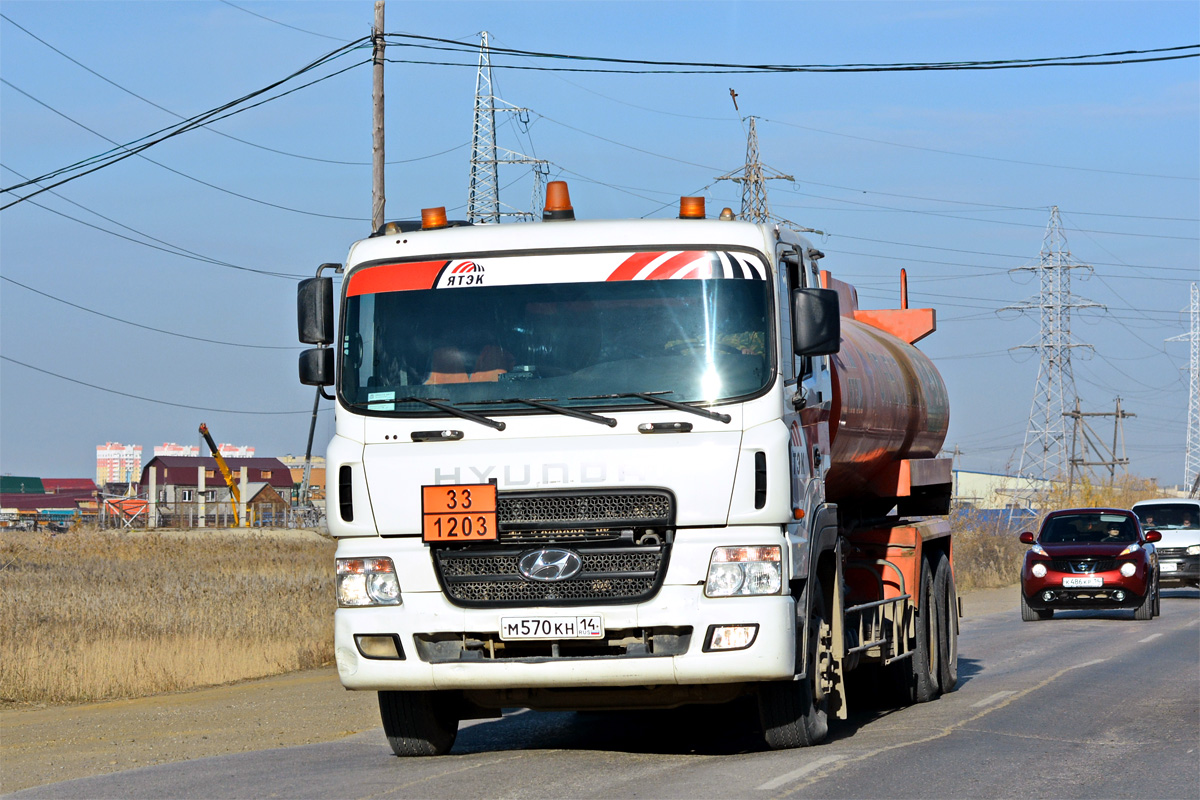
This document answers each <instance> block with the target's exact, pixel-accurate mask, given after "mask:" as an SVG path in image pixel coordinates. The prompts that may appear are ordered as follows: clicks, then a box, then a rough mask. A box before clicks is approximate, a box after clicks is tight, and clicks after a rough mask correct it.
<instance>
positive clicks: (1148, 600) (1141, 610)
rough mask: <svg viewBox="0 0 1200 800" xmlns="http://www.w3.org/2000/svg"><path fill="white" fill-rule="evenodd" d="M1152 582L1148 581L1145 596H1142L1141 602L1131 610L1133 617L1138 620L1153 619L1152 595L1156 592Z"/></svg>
mask: <svg viewBox="0 0 1200 800" xmlns="http://www.w3.org/2000/svg"><path fill="white" fill-rule="evenodd" d="M1157 588H1158V587H1156V586H1155V585H1154V582H1153V581H1151V582H1150V586H1149V587H1148V588H1147V589H1146V596H1145V597H1143V598H1142V602H1141V603H1140V604H1139V605H1138V607H1137V608H1135V609H1134V610H1133V618H1134V619H1140V620H1147V619H1154V595H1155V594H1156V592H1157Z"/></svg>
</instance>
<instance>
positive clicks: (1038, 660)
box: [11, 590, 1200, 800]
mask: <svg viewBox="0 0 1200 800" xmlns="http://www.w3.org/2000/svg"><path fill="white" fill-rule="evenodd" d="M1197 597H1198V593H1197V592H1195V591H1179V590H1176V591H1169V592H1166V593H1165V594H1164V600H1163V608H1162V616H1161V617H1159V618H1157V619H1154V620H1151V621H1144V622H1137V621H1134V620H1133V619H1132V616H1131V612H1114V613H1111V614H1103V613H1099V612H1066V613H1061V612H1060V614H1058V615H1056V617H1055V618H1054V619H1052V620H1049V621H1045V622H1033V623H1023V622H1021V621H1020V618H1019V617H1018V616H1017V615H1016V614H1013V613H1002V614H1001V613H997V614H986V615H982V616H978V617H974V618H971V619H968V620H964V621H963V632H962V636H961V639H960V649H959V652H960V673H961V678H960V683H959V687H958V689H957V690H956V691H954V692H953V693H951V694H948V695H945V696H944V697H942V698H941V699H939V700H937V701H935V702H932V703H927V704H923V705H918V706H913V707H910V708H905V709H900V710H895V711H880V710H869V709H863V710H858V711H855V712H854V713H852V715H851V719H850V720H848V721H847V722H842V723H839V724H836V725H835V726H834V727H833V729H832V735H831V737H830V740H829V741H828V742H826V743H825V744H823V745H821V746H818V747H814V748H810V749H807V750H792V751H783V752H768V751H764V750H762V749H761V748H760V747H759V745H758V744H757V741H756V738H755V736H754V735H753V732H752V730H751V727H750V722H749V719H748V710H747V709H739V708H729V707H726V708H702V709H687V710H680V711H673V712H654V713H651V712H642V713H636V714H632V713H606V714H568V713H537V712H515V713H511V714H509V715H507V716H506V717H505V718H503V719H500V720H486V721H478V722H474V723H467V724H466V725H464V728H463V730H462V731H461V732H460V733H459V737H458V742H457V744H456V745H455V747H454V750H453V751H452V753H451V754H450V755H448V756H443V757H441V758H430V759H397V758H395V757H393V756H392V755H391V751H390V749H388V747H387V744H386V742H385V740H384V738H383V733H382V731H381V730H379V731H375V732H373V733H365V734H358V735H355V736H352V737H349V738H346V739H342V740H339V741H337V742H332V743H326V744H313V745H304V746H298V747H289V748H281V749H275V750H263V751H259V752H253V753H244V754H238V755H230V756H220V757H214V758H206V759H197V760H193V761H184V762H179V763H174V764H163V765H160V766H154V767H147V768H143V769H135V770H129V771H126V772H120V773H116V774H112V775H105V776H100V777H93V778H83V779H79V780H74V781H66V782H62V783H55V784H49V785H46V786H40V787H37V788H34V789H30V790H27V791H24V792H20V793H17V794H15V795H11V796H12V797H19V798H142V797H145V798H164V797H180V798H251V797H254V798H263V797H286V798H322V799H323V798H342V797H354V798H454V799H455V800H457V798H462V797H504V798H539V799H540V798H560V797H601V798H625V797H631V798H632V797H645V798H688V800H695V799H696V798H708V797H713V798H717V797H720V798H729V797H749V798H764V800H766V799H768V798H770V799H774V798H788V797H798V798H802V797H821V798H841V797H846V798H876V797H877V798H885V797H886V798H889V799H890V798H909V797H911V798H942V797H946V798H949V797H971V798H1027V797H1054V798H1076V797H1078V798H1123V797H1129V798H1139V799H1141V798H1196V797H1198V796H1200V606H1198V604H1197V600H1196V598H1197Z"/></svg>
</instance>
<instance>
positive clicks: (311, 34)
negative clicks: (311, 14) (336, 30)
mask: <svg viewBox="0 0 1200 800" xmlns="http://www.w3.org/2000/svg"><path fill="white" fill-rule="evenodd" d="M220 2H222V3H224V4H225V5H227V6H229V7H230V8H236V9H237V10H238V11H242V12H245V13H247V14H249V15H250V16H252V17H258V18H259V19H263V20H266V21H267V22H272V23H274V24H276V25H282V26H283V27H285V28H291V29H292V30H294V31H300V33H307V34H308V35H310V36H320V37H321V38H322V39H333V40H334V41H335V42H345V41H347V40H346V39H340V38H338V37H337V36H330V35H329V34H327V33H317V32H316V31H309V30H305V29H304V28H297V27H296V26H295V25H289V24H287V23H286V22H280V21H279V20H277V19H271V18H270V17H264V16H263V15H262V14H259V13H257V12H254V11H251V10H250V9H248V8H242V7H241V6H239V5H236V4H235V3H231V2H229V0H220Z"/></svg>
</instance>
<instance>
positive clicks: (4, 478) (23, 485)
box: [0, 475, 46, 494]
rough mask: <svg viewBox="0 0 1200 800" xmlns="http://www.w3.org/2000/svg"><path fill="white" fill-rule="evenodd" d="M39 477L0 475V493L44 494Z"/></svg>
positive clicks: (44, 490) (44, 488) (43, 487)
mask: <svg viewBox="0 0 1200 800" xmlns="http://www.w3.org/2000/svg"><path fill="white" fill-rule="evenodd" d="M45 493H46V487H45V486H44V485H43V484H42V479H41V478H27V477H23V476H21V475H0V494H45Z"/></svg>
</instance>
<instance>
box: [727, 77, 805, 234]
mask: <svg viewBox="0 0 1200 800" xmlns="http://www.w3.org/2000/svg"><path fill="white" fill-rule="evenodd" d="M731 91H732V90H731ZM736 102H737V101H736V99H735V100H734V103H735V104H736ZM749 119H750V131H749V133H748V134H747V136H746V164H745V166H743V167H742V168H741V169H739V170H736V171H734V172H730V173H727V174H725V175H722V176H720V177H719V178H717V180H719V181H734V182H735V183H740V184H741V185H742V213H741V218H742V219H744V220H746V221H748V222H770V221H771V211H770V209H769V208H768V207H767V187H766V185H765V182H766V181H772V180H785V181H794V180H796V179H795V178H793V177H792V176H791V175H784V174H782V173H779V172H775V170H771V168H770V167H767V169H769V170H771V172H772V173H774V174H772V175H767V174H764V173H763V163H762V162H761V161H759V157H758V131H757V130H756V129H755V127H754V119H755V118H754V117H750V118H749Z"/></svg>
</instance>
